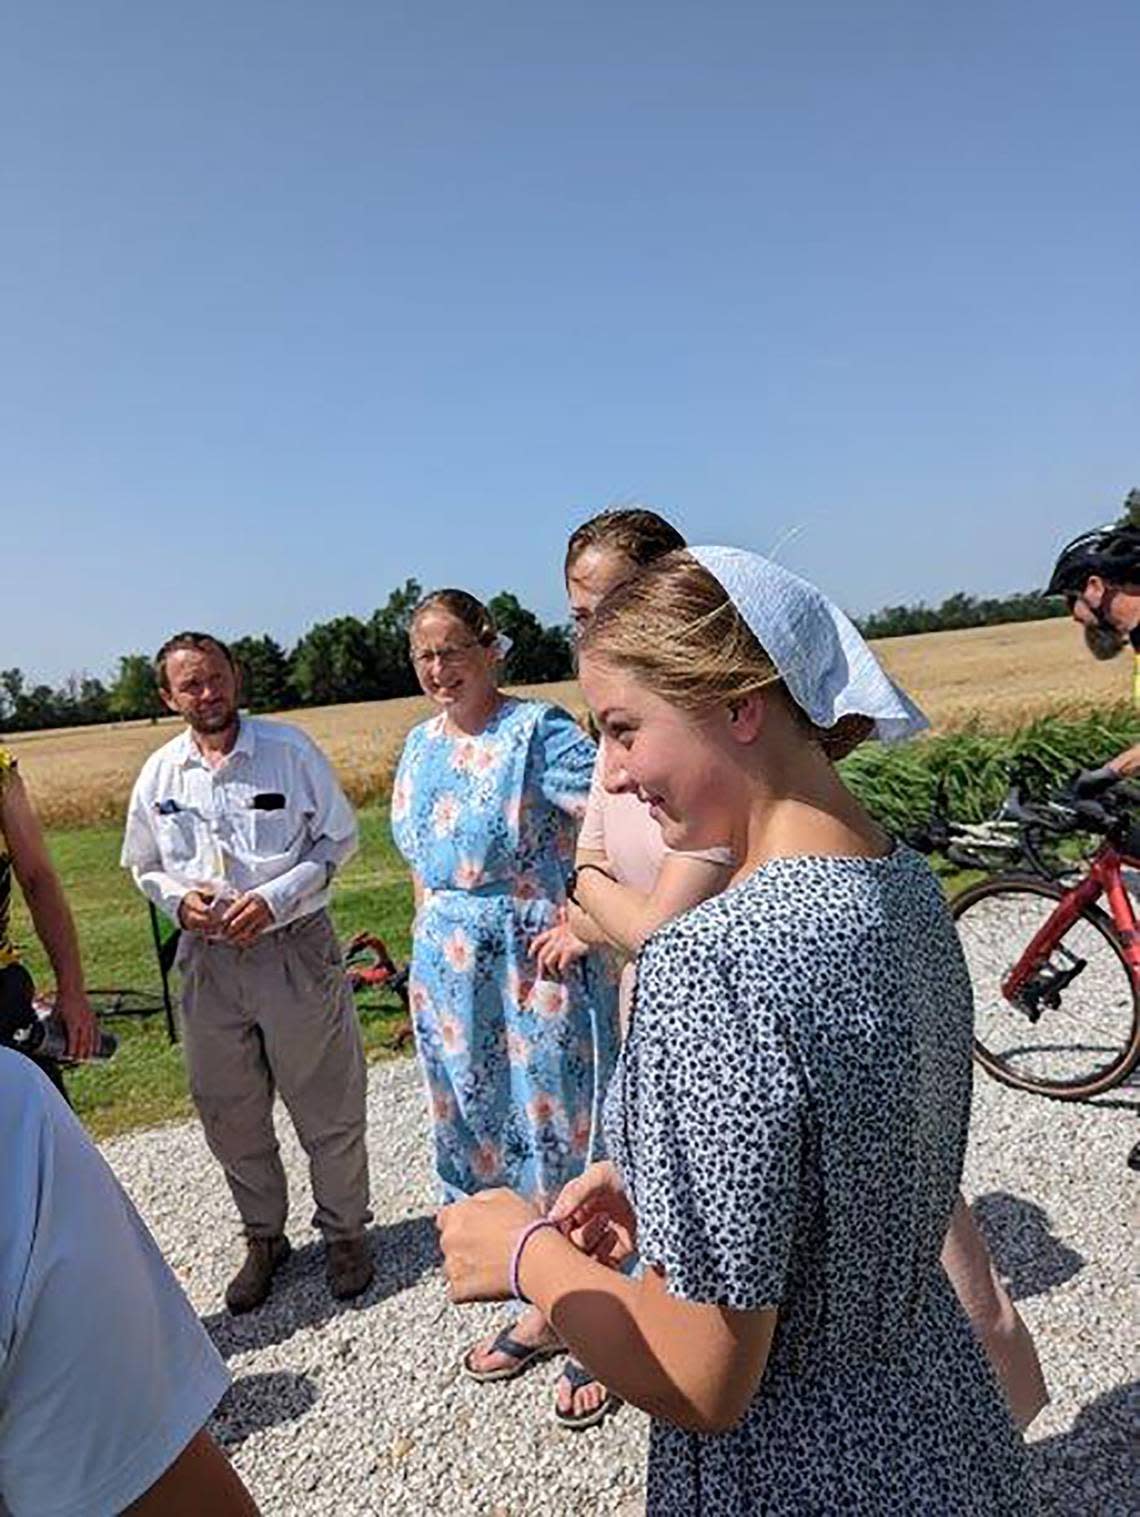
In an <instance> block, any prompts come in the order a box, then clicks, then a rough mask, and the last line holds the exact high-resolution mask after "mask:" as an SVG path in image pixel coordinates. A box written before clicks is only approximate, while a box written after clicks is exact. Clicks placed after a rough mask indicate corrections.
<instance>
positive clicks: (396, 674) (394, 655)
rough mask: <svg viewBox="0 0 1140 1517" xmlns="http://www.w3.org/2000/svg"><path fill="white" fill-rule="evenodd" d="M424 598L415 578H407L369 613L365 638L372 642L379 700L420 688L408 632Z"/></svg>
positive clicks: (406, 693) (413, 691)
mask: <svg viewBox="0 0 1140 1517" xmlns="http://www.w3.org/2000/svg"><path fill="white" fill-rule="evenodd" d="M422 599H423V591H422V589H421V588H420V584H419V581H418V580H414V579H406V580H405V581H404V583H403V585H402V586H401V588H400V589H399V590H393V591H392V593H391V595H389V597H388V600H387V604H386V605H383V606H381V607H379V608H378V609H377V610H376V611H374V612H373V613H372V616H371V617H370V619H369V622H368V637H369V640H370V642H371V644H372V656H373V661H374V662H373V667H374V670H375V678H376V693H377V697H378V698H380V699H387V698H388V697H389V696H393V695H414V694H415V693H416V691H417V690H418V689H419V685H418V683H417V681H416V674H415V670H414V669H413V668H412V661H411V657H410V655H409V653H408V632H409V630H410V628H411V624H412V612H413V611H414V610H415V609H416V607H417V606H418V605H419V603H420V601H421V600H422Z"/></svg>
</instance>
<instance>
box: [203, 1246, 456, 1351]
mask: <svg viewBox="0 0 1140 1517" xmlns="http://www.w3.org/2000/svg"><path fill="white" fill-rule="evenodd" d="M368 1237H369V1240H370V1242H371V1244H372V1253H373V1258H374V1259H375V1261H376V1274H375V1277H374V1279H373V1281H372V1284H371V1285H370V1286H369V1287H368V1289H367V1290H366V1291H365V1292H364V1294H363V1295H361V1296H357V1297H356V1298H355V1300H353V1301H336V1300H334V1298H333V1297H332V1296H331V1295H330V1294H329V1288H328V1284H327V1282H326V1281H325V1249H324V1244H323V1243H316V1242H314V1243H307V1244H306V1245H305V1246H304V1248H299V1249H297V1250H296V1251H295V1252H294V1253H293V1255H292V1257H291V1258H290V1259H289V1260H288V1261H287V1262H286V1263H285V1264H283V1265H282V1266H281V1269H280V1270H279V1271H278V1273H277V1276H276V1278H275V1279H274V1282H273V1293H272V1295H271V1296H270V1297H269V1300H268V1301H267V1302H266V1303H265V1305H264V1306H261V1307H258V1309H257V1310H256V1311H253V1312H250V1313H249V1314H248V1315H247V1316H243V1317H232V1316H231V1315H230V1313H229V1312H227V1311H220V1312H214V1313H213V1314H212V1315H211V1316H209V1317H203V1319H202V1325H203V1327H205V1329H206V1331H207V1332H208V1333H209V1335H210V1337H211V1338H212V1339H213V1340H214V1347H215V1348H216V1349H217V1350H218V1353H219V1354H221V1356H222V1358H223V1359H229V1358H230V1357H232V1356H233V1355H234V1354H247V1353H250V1352H252V1351H253V1350H254V1349H259V1348H266V1347H268V1345H269V1344H272V1343H285V1342H287V1341H288V1339H290V1338H291V1337H292V1336H293V1334H294V1333H297V1332H300V1331H302V1329H304V1328H309V1327H323V1326H324V1324H325V1323H327V1322H332V1321H334V1320H335V1319H336V1318H338V1317H348V1318H351V1317H352V1316H353V1314H354V1313H356V1312H360V1311H367V1310H368V1308H369V1307H370V1306H375V1305H376V1303H377V1302H378V1301H384V1300H386V1299H387V1298H388V1297H389V1296H395V1295H398V1294H399V1292H400V1291H404V1290H407V1289H408V1288H409V1287H410V1286H413V1285H415V1283H416V1281H417V1280H420V1279H422V1277H423V1276H424V1275H426V1274H428V1272H429V1271H431V1270H433V1269H435V1267H436V1266H437V1265H438V1264H439V1262H440V1256H439V1247H438V1244H437V1242H436V1231H435V1223H434V1222H433V1221H432V1219H431V1217H405V1218H404V1219H402V1220H401V1221H399V1222H393V1223H390V1224H389V1225H387V1226H385V1227H370V1228H369V1229H368Z"/></svg>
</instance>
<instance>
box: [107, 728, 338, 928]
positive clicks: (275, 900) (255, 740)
mask: <svg viewBox="0 0 1140 1517" xmlns="http://www.w3.org/2000/svg"><path fill="white" fill-rule="evenodd" d="M356 845H357V828H356V817H355V815H354V814H353V810H352V807H351V806H350V805H349V803H348V801H347V800H346V799H345V795H344V792H343V791H342V790H341V788H340V785H339V783H338V781H337V778H336V775H335V774H334V773H333V769H332V765H331V764H330V763H329V761H328V759H326V758H325V756H324V754H323V753H322V752H321V750H320V749H319V748H318V747H317V745H316V744H315V743H314V742H313V741H312V739H311V738H309V737H308V736H307V735H306V734H305V733H304V732H301V731H300V730H299V729H298V728H297V727H290V726H288V725H286V724H285V723H284V722H270V721H264V720H262V719H259V718H257V717H249V716H243V717H242V718H241V725H240V727H239V729H238V736H237V741H236V742H235V744H234V746H233V748H232V749H231V750H230V752H229V753H228V754H227V755H226V757H225V759H224V760H223V762H222V763H221V764H220V765H219V766H218V767H217V768H216V769H212V768H211V767H210V766H209V764H207V763H206V761H205V759H204V758H203V757H202V755H201V753H200V752H199V751H198V748H197V745H196V744H195V742H194V740H193V738H192V736H191V734H190V733H189V731H187V732H183V733H181V734H180V735H179V736H178V737H176V738H174V739H173V741H171V742H169V743H166V744H165V745H164V746H163V747H161V748H159V749H158V751H157V752H156V753H152V754H151V756H150V758H148V759H147V761H146V763H145V764H144V765H143V767H142V771H141V773H140V774H139V777H138V779H137V780H136V781H135V788H134V790H133V792H132V794H131V803H130V807H129V809H128V812H127V829H126V834H125V836H124V838H123V852H122V859H121V862H122V864H123V866H124V868H127V869H129V870H130V871H131V873H132V874H133V876H134V879H135V883H136V884H137V885H138V887H139V889H140V890H141V891H142V892H143V894H144V895H145V896H146V897H147V899H148V900H151V901H153V902H154V904H155V905H156V906H158V907H160V908H161V910H162V911H164V912H165V913H166V915H167V916H169V917H170V918H171V919H172V920H173V921H175V922H177V921H178V908H179V905H180V904H181V901H182V897H183V896H184V895H186V894H187V892H188V891H191V890H206V891H210V892H212V893H213V894H214V895H215V896H218V895H221V896H238V895H243V894H245V892H246V891H250V890H255V891H256V892H257V894H258V895H259V896H261V897H262V899H263V900H264V901H265V903H266V905H267V906H268V907H269V909H270V911H271V912H272V914H273V919H274V920H273V925H274V926H276V927H284V926H285V924H286V923H288V922H294V921H296V920H298V918H300V917H304V916H310V915H311V914H312V913H313V912H314V911H319V910H320V909H321V908H322V907H323V906H325V905H327V904H328V899H329V883H330V881H331V879H332V875H333V871H334V870H335V869H336V868H337V867H338V866H339V865H340V864H342V863H344V861H345V860H346V859H348V858H350V857H351V856H352V854H353V853H355V851H356Z"/></svg>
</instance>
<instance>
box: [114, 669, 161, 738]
mask: <svg viewBox="0 0 1140 1517" xmlns="http://www.w3.org/2000/svg"><path fill="white" fill-rule="evenodd" d="M107 709H108V710H109V712H110V714H111V715H112V716H114V717H117V718H118V719H119V721H126V720H129V719H130V718H133V717H140V716H149V717H151V718H152V719H153V718H154V717H156V716H161V715H162V712H163V711H164V710H165V709H166V708H165V707H164V706H163V704H162V699H161V697H160V695H159V693H158V681H157V680H156V679H155V675H154V665H153V664H152V663H151V661H150V659H149V658H147V656H146V654H145V653H124V654H123V656H122V657H121V658H120V659H119V671H118V673H117V674H116V676H115V679H114V681H113V683H112V685H111V689H110V691H109V692H108V696H107Z"/></svg>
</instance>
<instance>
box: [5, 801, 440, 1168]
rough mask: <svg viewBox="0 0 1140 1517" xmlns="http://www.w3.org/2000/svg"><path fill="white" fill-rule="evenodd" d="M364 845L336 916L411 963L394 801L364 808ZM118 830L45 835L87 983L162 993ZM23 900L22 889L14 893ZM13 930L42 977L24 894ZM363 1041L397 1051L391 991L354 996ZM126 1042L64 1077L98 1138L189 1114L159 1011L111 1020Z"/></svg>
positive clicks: (45, 978)
mask: <svg viewBox="0 0 1140 1517" xmlns="http://www.w3.org/2000/svg"><path fill="white" fill-rule="evenodd" d="M360 831H361V847H360V852H359V853H358V854H357V855H356V856H355V858H353V859H352V860H351V861H350V862H349V863H348V864H347V865H346V866H345V868H344V869H343V871H342V872H341V874H340V875H339V876H338V881H337V885H336V887H335V890H334V898H333V907H332V914H333V918H334V920H335V922H336V927H337V931H338V932H339V933H340V935H341V937H342V938H346V937H349V936H351V935H352V934H353V933H355V932H361V931H364V930H365V929H367V930H368V931H369V932H374V933H377V934H378V935H379V936H380V937H382V938H383V939H384V941H385V942H386V943H387V945H388V948H389V950H390V951H391V953H392V955H393V957H394V958H395V959H396V962H397V963H404V962H406V960H407V957H408V953H409V949H410V940H409V930H410V927H411V920H412V891H411V884H410V881H409V877H408V872H407V868H406V866H405V864H404V861H403V859H402V858H401V857H400V855H399V854H398V853H397V852H396V850H395V848H394V847H393V845H392V840H391V836H390V833H389V830H388V815H387V807H386V806H383V807H378V806H371V807H368V808H367V809H365V810H362V811H361V812H360ZM121 841H122V832H121V829H120V828H119V827H117V826H116V827H104V826H98V827H84V828H80V829H76V830H69V831H58V832H52V833H49V835H48V842H49V845H50V847H51V852H52V857H53V859H54V861H55V865H56V868H57V869H58V871H59V875H60V879H61V880H62V881H63V886H64V889H65V890H66V892H67V897H68V900H69V902H70V903H71V909H72V912H73V913H74V916H75V921H76V926H77V927H78V929H79V938H80V943H81V945H82V948H83V962H84V967H85V970H86V974H87V981H88V984H89V985H91V986H94V987H100V988H105V987H115V988H129V989H132V990H143V991H153V992H155V993H156V995H157V993H158V990H159V987H160V983H161V981H160V977H159V972H158V965H157V963H156V962H155V956H154V949H153V947H152V945H151V936H150V922H149V919H148V915H147V909H146V902H145V901H144V900H143V897H142V896H141V895H140V894H139V892H138V891H137V890H136V889H135V886H134V883H133V881H132V880H131V878H130V876H129V875H128V874H127V872H126V871H125V870H123V869H120V868H119V847H120V843H121ZM17 897H18V892H17ZM13 930H14V933H15V937H16V941H17V942H18V943H19V944H20V945H21V947H22V949H23V950H24V960H25V963H26V964H27V966H28V968H29V970H30V971H31V973H32V975H33V977H34V978H35V980H36V982H37V984H41V985H47V984H50V981H51V972H50V969H49V967H48V964H47V960H46V957H45V955H44V954H43V952H42V950H41V949H40V946H39V943H38V942H37V941H36V938H35V935H34V934H33V932H32V930H31V924H30V922H29V920H28V917H27V914H26V912H25V910H24V908H23V904H22V902H20V901H19V900H18V899H17V901H16V903H15V913H14V921H13ZM357 1005H358V1007H359V1008H360V1010H361V1029H362V1031H363V1034H364V1046H365V1049H366V1051H367V1053H368V1056H369V1057H370V1058H380V1057H384V1056H385V1055H388V1054H390V1053H391V1052H392V1050H393V1032H394V1030H395V1027H396V1025H397V1023H398V1022H399V1020H400V1015H401V1012H400V1005H399V1002H398V1001H397V999H396V998H395V997H394V996H391V995H384V994H376V993H369V994H368V995H364V996H359V997H357ZM110 1025H111V1027H112V1028H113V1030H114V1032H115V1033H116V1035H117V1036H118V1037H119V1039H120V1044H119V1050H118V1053H117V1054H116V1055H115V1057H114V1059H112V1060H111V1061H110V1063H109V1064H95V1065H90V1066H88V1067H86V1068H83V1069H77V1070H75V1071H74V1072H73V1073H71V1074H69V1075H68V1077H67V1085H68V1090H69V1092H70V1094H71V1098H72V1100H73V1101H74V1103H75V1108H76V1110H77V1112H78V1113H79V1115H80V1117H81V1118H82V1119H83V1121H84V1123H85V1124H86V1126H87V1128H88V1130H89V1131H90V1132H92V1133H93V1134H94V1135H95V1136H96V1137H100V1138H104V1137H110V1136H112V1135H113V1134H115V1133H121V1132H126V1131H129V1130H130V1129H131V1128H134V1127H145V1126H152V1125H154V1124H156V1123H159V1122H168V1121H172V1120H175V1119H177V1118H179V1117H185V1116H189V1115H190V1113H191V1111H192V1107H191V1104H190V1096H189V1093H188V1092H187V1089H186V1076H185V1071H184V1069H183V1065H182V1054H181V1049H180V1048H179V1046H178V1045H174V1046H171V1044H170V1043H169V1042H168V1041H167V1036H166V1027H165V1020H164V1018H163V1016H162V1015H161V1013H160V1014H159V1015H157V1016H153V1017H148V1018H146V1019H145V1020H135V1019H132V1020H129V1021H128V1020H119V1019H116V1020H115V1021H114V1022H113V1023H111V1024H110Z"/></svg>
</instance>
